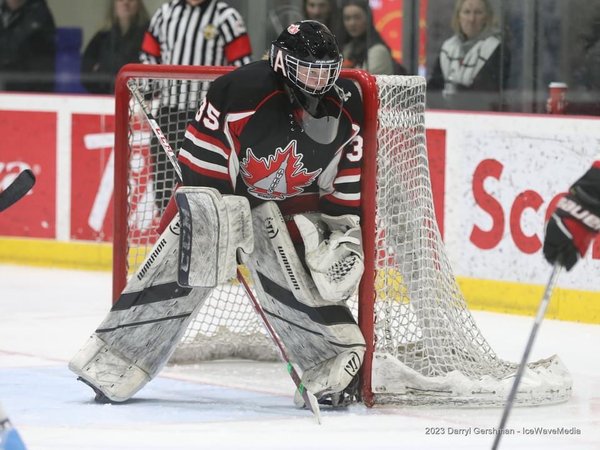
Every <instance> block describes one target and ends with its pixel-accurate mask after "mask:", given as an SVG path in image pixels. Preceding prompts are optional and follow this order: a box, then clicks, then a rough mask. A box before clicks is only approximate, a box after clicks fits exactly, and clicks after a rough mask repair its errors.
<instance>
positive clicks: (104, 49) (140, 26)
mask: <svg viewBox="0 0 600 450" xmlns="http://www.w3.org/2000/svg"><path fill="white" fill-rule="evenodd" d="M110 3H111V4H110V7H109V9H108V11H107V17H106V21H105V23H104V26H103V27H102V28H101V29H100V31H98V32H97V33H96V34H95V35H94V37H93V38H92V40H91V41H90V43H89V44H88V46H87V47H86V49H85V51H84V52H83V59H82V61H81V84H83V86H84V87H85V88H86V89H87V91H88V92H91V93H93V94H112V93H113V92H114V83H115V76H116V74H117V72H118V71H119V69H120V68H121V67H122V66H124V65H125V64H127V63H132V62H139V54H140V47H141V45H142V38H143V37H144V33H145V32H146V29H147V28H148V19H149V18H148V11H146V7H145V6H144V3H143V2H142V0H111V2H110Z"/></svg>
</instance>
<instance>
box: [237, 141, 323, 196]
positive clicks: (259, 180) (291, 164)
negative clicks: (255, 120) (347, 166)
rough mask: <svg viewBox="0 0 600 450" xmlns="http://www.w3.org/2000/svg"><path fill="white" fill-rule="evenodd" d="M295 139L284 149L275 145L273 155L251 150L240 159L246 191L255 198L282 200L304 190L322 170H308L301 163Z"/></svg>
mask: <svg viewBox="0 0 600 450" xmlns="http://www.w3.org/2000/svg"><path fill="white" fill-rule="evenodd" d="M297 145H298V144H297V142H296V141H295V140H293V141H291V142H290V143H289V144H288V145H287V147H286V148H285V149H283V150H282V149H281V147H279V148H278V149H277V150H276V151H275V155H269V156H268V157H267V158H257V157H256V156H254V153H253V152H252V149H250V148H249V149H248V155H247V157H246V158H244V159H243V160H242V164H241V165H240V171H241V174H242V179H243V180H244V183H246V186H248V191H249V192H250V193H251V194H253V195H255V196H256V197H259V198H263V199H266V200H283V199H286V198H288V197H293V196H295V195H298V194H301V193H302V192H304V189H303V188H305V187H306V186H309V185H310V184H311V183H312V182H313V181H314V180H315V178H317V176H319V174H320V173H321V170H322V169H318V170H315V171H314V172H308V171H307V170H306V169H305V168H304V164H302V155H301V154H298V152H297V150H296V148H297Z"/></svg>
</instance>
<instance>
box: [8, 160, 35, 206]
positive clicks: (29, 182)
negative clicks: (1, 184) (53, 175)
mask: <svg viewBox="0 0 600 450" xmlns="http://www.w3.org/2000/svg"><path fill="white" fill-rule="evenodd" d="M34 184H35V176H34V175H33V172H32V171H31V170H29V169H25V170H24V171H23V172H21V173H20V174H19V175H18V176H17V178H15V179H14V181H13V182H12V183H11V184H10V185H9V186H8V187H7V188H6V189H4V190H3V191H2V192H0V212H2V211H4V210H5V209H6V208H8V207H10V206H11V205H13V204H14V203H16V202H17V201H19V200H20V199H21V198H23V196H24V195H25V194H27V193H28V192H29V190H30V189H31V188H32V187H33V185H34Z"/></svg>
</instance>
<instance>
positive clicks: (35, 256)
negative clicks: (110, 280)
mask: <svg viewBox="0 0 600 450" xmlns="http://www.w3.org/2000/svg"><path fill="white" fill-rule="evenodd" d="M0 263H9V264H22V265H27V266H44V267H59V268H63V269H84V270H112V244H110V243H96V242H83V241H80V242H78V241H71V242H59V241H55V240H52V239H17V238H0Z"/></svg>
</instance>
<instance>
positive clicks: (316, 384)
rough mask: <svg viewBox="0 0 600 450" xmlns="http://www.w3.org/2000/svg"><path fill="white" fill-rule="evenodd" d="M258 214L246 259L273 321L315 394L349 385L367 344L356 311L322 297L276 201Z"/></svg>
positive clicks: (259, 209) (293, 360)
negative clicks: (250, 249) (253, 238)
mask: <svg viewBox="0 0 600 450" xmlns="http://www.w3.org/2000/svg"><path fill="white" fill-rule="evenodd" d="M252 217H253V228H254V232H255V241H254V251H253V252H252V254H251V255H250V256H249V257H248V260H247V262H246V264H247V266H248V268H249V269H250V272H251V274H252V279H253V281H254V288H255V290H256V293H257V299H258V301H259V302H260V304H261V306H262V309H263V310H264V312H265V314H266V316H267V318H268V320H269V323H270V324H271V325H272V326H273V328H274V330H275V332H276V333H277V335H278V336H279V337H280V338H281V341H282V342H283V344H284V346H285V348H286V351H287V353H288V355H289V357H290V360H291V361H292V362H294V364H296V365H297V366H298V367H299V368H300V369H301V371H302V372H303V374H302V380H303V383H309V384H310V386H311V389H313V391H312V392H313V393H314V394H316V395H321V394H324V393H330V392H336V391H341V390H343V389H344V388H345V387H346V386H347V385H348V383H350V381H351V380H352V379H353V377H354V376H355V375H356V372H357V371H358V370H359V368H360V365H361V363H362V358H363V355H364V352H365V347H366V344H365V340H364V337H363V335H362V333H361V331H360V328H359V327H358V325H357V324H356V319H355V318H354V316H353V314H352V311H350V309H349V308H348V306H347V305H346V303H345V302H343V301H340V302H331V301H326V300H324V299H323V298H322V297H321V295H320V294H319V292H318V289H317V288H316V286H315V284H314V281H313V279H312V277H311V275H310V273H308V271H307V270H306V268H305V267H304V265H303V264H302V261H301V259H300V258H299V256H298V254H297V252H296V249H295V248H294V244H293V242H292V239H291V237H290V235H289V232H288V230H287V227H286V224H285V222H284V220H283V217H282V215H281V212H280V211H279V208H278V207H277V205H276V204H275V203H274V202H266V203H264V204H262V205H260V206H258V207H256V208H254V209H253V210H252ZM305 385H306V384H305ZM311 389H309V391H310V390H311Z"/></svg>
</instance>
